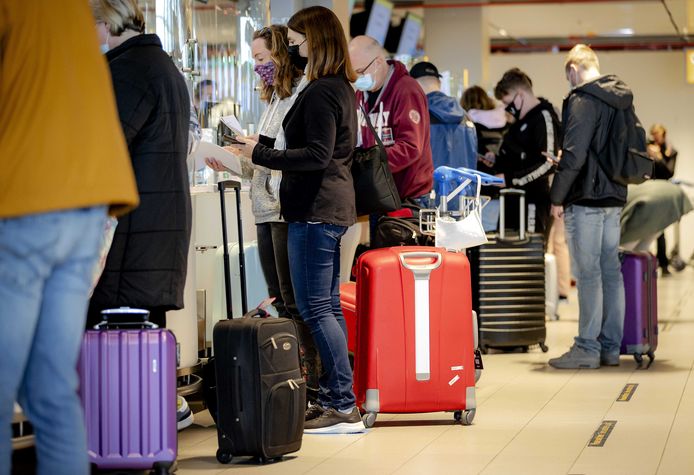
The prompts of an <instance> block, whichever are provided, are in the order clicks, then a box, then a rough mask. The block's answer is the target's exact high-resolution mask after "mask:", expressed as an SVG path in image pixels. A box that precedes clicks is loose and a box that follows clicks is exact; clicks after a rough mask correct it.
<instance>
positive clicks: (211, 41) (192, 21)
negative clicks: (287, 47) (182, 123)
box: [139, 0, 269, 137]
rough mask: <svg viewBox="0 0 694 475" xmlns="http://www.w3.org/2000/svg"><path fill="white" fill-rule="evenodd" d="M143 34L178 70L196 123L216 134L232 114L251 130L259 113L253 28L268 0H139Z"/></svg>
mask: <svg viewBox="0 0 694 475" xmlns="http://www.w3.org/2000/svg"><path fill="white" fill-rule="evenodd" d="M139 4H140V6H141V7H142V9H143V11H144V13H145V21H146V24H147V32H148V33H156V34H157V35H159V37H160V38H161V40H162V45H163V47H164V50H165V51H166V52H167V53H169V54H170V55H171V57H172V58H173V60H174V62H175V63H176V65H177V66H178V67H179V68H181V71H182V72H183V74H184V76H185V77H186V81H187V83H188V86H189V89H190V92H191V97H192V98H193V104H194V105H195V108H196V110H197V113H198V118H199V121H200V125H201V126H202V127H203V128H207V129H212V132H213V136H214V137H216V136H217V133H216V132H217V128H218V125H219V120H220V117H223V116H225V115H229V114H234V115H236V116H237V117H238V119H239V121H240V122H241V124H242V126H244V127H245V128H246V129H247V131H248V133H254V132H255V129H256V124H257V122H258V119H259V118H260V114H261V112H262V104H261V101H260V97H259V94H258V92H257V90H256V86H257V81H258V79H257V77H256V75H255V73H254V72H253V58H252V55H251V39H252V35H253V31H255V30H256V29H259V28H262V27H263V26H265V25H266V24H267V22H268V19H269V0H237V1H230V0H140V1H139Z"/></svg>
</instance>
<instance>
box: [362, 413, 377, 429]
mask: <svg viewBox="0 0 694 475" xmlns="http://www.w3.org/2000/svg"><path fill="white" fill-rule="evenodd" d="M361 420H362V422H363V423H364V427H366V428H367V429H370V428H371V427H373V426H374V424H375V423H376V413H375V412H367V413H366V414H364V415H363V416H361Z"/></svg>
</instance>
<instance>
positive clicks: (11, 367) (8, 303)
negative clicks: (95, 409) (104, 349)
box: [0, 207, 106, 475]
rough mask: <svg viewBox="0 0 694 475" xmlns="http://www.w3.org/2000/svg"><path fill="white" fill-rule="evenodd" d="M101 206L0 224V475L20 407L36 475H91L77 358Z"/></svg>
mask: <svg viewBox="0 0 694 475" xmlns="http://www.w3.org/2000/svg"><path fill="white" fill-rule="evenodd" d="M105 222H106V209H105V208H104V207H95V208H86V209H78V210H69V211H62V212H54V213H45V214H35V215H28V216H23V217H19V218H8V219H0V328H2V331H0V348H1V349H2V356H0V430H1V431H2V434H0V475H8V474H9V473H10V462H11V453H12V444H11V441H10V439H11V432H10V425H11V421H12V416H13V410H14V402H15V400H17V401H19V403H20V404H21V406H22V408H23V409H24V412H25V414H26V416H27V417H28V419H29V420H30V421H31V423H32V424H33V426H34V431H35V435H36V450H37V456H38V473H39V474H52V475H57V474H65V475H83V474H87V473H89V462H88V459H87V440H86V435H85V429H84V420H83V419H84V416H83V412H82V405H81V403H80V400H79V396H78V394H77V387H78V377H77V358H78V356H79V351H80V344H81V342H82V333H83V331H84V324H85V316H86V313H87V300H88V293H89V290H90V287H91V281H92V272H93V270H94V266H95V264H96V261H97V258H98V252H99V247H100V245H101V241H102V236H103V232H104V225H105Z"/></svg>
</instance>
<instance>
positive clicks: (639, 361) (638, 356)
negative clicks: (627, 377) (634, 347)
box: [634, 353, 643, 368]
mask: <svg viewBox="0 0 694 475" xmlns="http://www.w3.org/2000/svg"><path fill="white" fill-rule="evenodd" d="M634 361H636V367H637V368H640V367H642V366H643V355H642V354H641V353H634Z"/></svg>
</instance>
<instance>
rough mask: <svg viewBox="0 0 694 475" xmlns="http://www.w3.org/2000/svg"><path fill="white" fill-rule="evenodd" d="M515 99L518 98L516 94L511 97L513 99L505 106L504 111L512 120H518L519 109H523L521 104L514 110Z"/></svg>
mask: <svg viewBox="0 0 694 475" xmlns="http://www.w3.org/2000/svg"><path fill="white" fill-rule="evenodd" d="M516 97H518V94H516V95H515V96H513V99H512V100H511V102H509V104H508V105H507V106H506V108H505V109H504V110H505V111H506V112H508V113H509V114H511V115H512V116H513V118H514V119H516V120H520V115H521V109H522V108H523V103H522V102H521V106H520V107H519V108H516Z"/></svg>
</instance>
